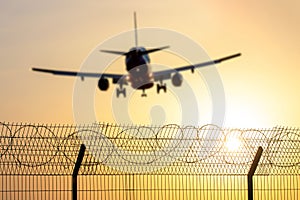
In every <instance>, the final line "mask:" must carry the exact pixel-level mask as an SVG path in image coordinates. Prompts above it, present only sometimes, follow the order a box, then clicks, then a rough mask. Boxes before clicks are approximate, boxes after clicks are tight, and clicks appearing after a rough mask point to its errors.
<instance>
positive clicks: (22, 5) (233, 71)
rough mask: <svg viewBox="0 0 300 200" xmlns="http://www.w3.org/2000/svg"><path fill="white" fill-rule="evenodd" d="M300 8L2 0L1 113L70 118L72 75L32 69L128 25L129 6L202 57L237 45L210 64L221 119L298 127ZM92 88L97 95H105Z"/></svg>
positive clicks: (78, 56) (76, 60)
mask: <svg viewBox="0 0 300 200" xmlns="http://www.w3.org/2000/svg"><path fill="white" fill-rule="evenodd" d="M299 9H300V2H299V1H296V0H291V1H287V2H280V1H271V0H266V1H263V2H259V3H255V2H253V1H235V2H234V1H226V2H225V1H220V0H219V1H193V0H188V1H178V0H172V1H152V2H151V3H150V2H149V1H143V0H139V1H132V0H129V1H122V2H120V1H114V0H113V1H89V3H86V2H82V1H72V4H70V3H69V1H48V2H41V1H33V0H31V1H26V2H20V1H14V0H13V1H4V2H3V1H2V2H1V3H0V44H1V45H0V56H1V57H0V70H1V73H0V91H1V98H0V111H1V112H0V121H11V122H39V123H73V122H74V121H73V111H72V101H73V100H72V95H73V87H74V82H75V80H74V78H70V77H54V76H51V75H47V74H37V73H33V72H31V71H30V68H31V67H32V66H43V67H53V68H59V69H68V70H78V69H79V68H80V66H81V64H82V63H83V61H84V60H85V58H86V57H87V56H88V55H89V53H90V52H91V51H92V50H93V49H94V48H95V47H96V46H97V45H98V44H100V43H101V42H103V41H105V40H107V39H108V38H110V37H111V36H113V35H116V34H119V33H121V32H123V31H128V30H131V29H132V13H133V11H137V14H138V24H139V27H159V28H165V29H171V30H175V31H178V32H179V33H182V34H184V35H186V36H188V37H189V38H191V39H193V40H194V41H195V42H197V43H198V44H199V45H201V46H202V47H203V48H204V49H205V50H206V52H207V54H208V55H209V56H210V58H218V57H222V56H226V55H228V54H231V53H236V52H242V54H243V56H242V57H240V58H237V59H236V60H232V61H228V62H226V63H223V64H221V65H218V66H217V69H218V71H219V74H220V76H221V79H222V81H223V86H224V91H225V96H226V120H225V126H231V127H272V126H276V125H288V126H300V123H299V121H298V119H300V106H299V102H300V101H299V100H300V93H299V86H300V82H299V77H300V69H299V67H300V57H299V55H298V54H299V52H300V38H299V35H300V26H299V24H300V13H299ZM149 40H151V38H149ZM132 44H133V43H132ZM162 45H165V44H162ZM128 48H130V47H128ZM119 50H123V49H119ZM125 50H127V49H125ZM162 55H163V54H161V56H162ZM156 58H157V59H160V58H159V56H158V55H153V56H152V62H155V59H156ZM199 61H200V62H201V60H199ZM170 62H171V61H170ZM120 63H123V61H120ZM172 64H173V63H172ZM99 65H101V63H99ZM176 67H177V65H176ZM123 70H124V65H121V66H120V72H122V71H123ZM169 84H171V83H170V82H169ZM110 92H112V90H111V91H110ZM96 95H97V98H99V99H100V100H101V98H106V97H105V95H107V94H105V93H102V92H100V91H97V94H96ZM136 101H139V100H138V98H137V100H136ZM136 103H137V104H139V103H140V102H136ZM107 112H108V111H107ZM105 116H106V115H105ZM100 120H108V121H109V119H106V118H105V117H104V118H100Z"/></svg>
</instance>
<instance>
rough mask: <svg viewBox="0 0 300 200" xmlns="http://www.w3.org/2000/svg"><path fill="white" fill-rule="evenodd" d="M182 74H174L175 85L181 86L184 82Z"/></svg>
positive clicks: (173, 81) (173, 82)
mask: <svg viewBox="0 0 300 200" xmlns="http://www.w3.org/2000/svg"><path fill="white" fill-rule="evenodd" d="M182 80H183V79H182V75H181V74H179V73H176V74H174V75H173V76H172V84H173V85H174V86H175V87H179V86H181V84H182Z"/></svg>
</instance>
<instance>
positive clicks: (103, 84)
mask: <svg viewBox="0 0 300 200" xmlns="http://www.w3.org/2000/svg"><path fill="white" fill-rule="evenodd" d="M108 87H109V82H108V79H107V78H100V79H99V81H98V88H99V89H100V90H101V91H106V90H107V89H108Z"/></svg>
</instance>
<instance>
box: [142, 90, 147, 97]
mask: <svg viewBox="0 0 300 200" xmlns="http://www.w3.org/2000/svg"><path fill="white" fill-rule="evenodd" d="M142 97H147V94H146V93H145V89H143V93H142Z"/></svg>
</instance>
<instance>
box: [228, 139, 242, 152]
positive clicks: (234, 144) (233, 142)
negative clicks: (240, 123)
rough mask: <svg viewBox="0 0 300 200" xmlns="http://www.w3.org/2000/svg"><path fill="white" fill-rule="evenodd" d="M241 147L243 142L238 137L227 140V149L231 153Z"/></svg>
mask: <svg viewBox="0 0 300 200" xmlns="http://www.w3.org/2000/svg"><path fill="white" fill-rule="evenodd" d="M240 146H241V141H240V140H239V138H238V137H236V136H230V137H228V138H227V139H226V147H227V149H228V150H229V151H236V150H238V148H239V147H240Z"/></svg>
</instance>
